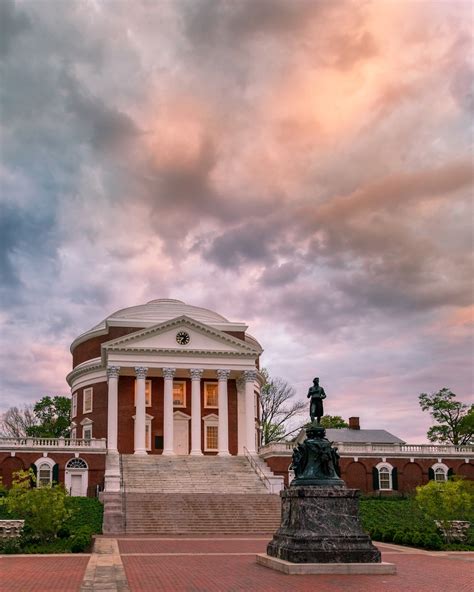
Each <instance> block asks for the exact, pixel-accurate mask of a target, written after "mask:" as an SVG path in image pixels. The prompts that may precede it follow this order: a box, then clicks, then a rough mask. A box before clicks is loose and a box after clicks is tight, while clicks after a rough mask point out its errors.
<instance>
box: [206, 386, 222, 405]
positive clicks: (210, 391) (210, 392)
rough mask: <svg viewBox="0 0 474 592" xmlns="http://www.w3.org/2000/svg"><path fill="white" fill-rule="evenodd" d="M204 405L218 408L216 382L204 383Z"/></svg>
mask: <svg viewBox="0 0 474 592" xmlns="http://www.w3.org/2000/svg"><path fill="white" fill-rule="evenodd" d="M204 407H207V408H208V409H209V408H210V409H218V407H219V393H218V390H217V382H205V383H204Z"/></svg>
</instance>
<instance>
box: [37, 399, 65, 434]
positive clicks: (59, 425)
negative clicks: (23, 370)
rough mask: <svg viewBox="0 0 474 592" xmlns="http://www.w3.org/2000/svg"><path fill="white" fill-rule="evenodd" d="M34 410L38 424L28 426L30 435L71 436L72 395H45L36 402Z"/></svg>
mask: <svg viewBox="0 0 474 592" xmlns="http://www.w3.org/2000/svg"><path fill="white" fill-rule="evenodd" d="M33 412H34V414H35V416H36V419H37V422H38V424H37V425H33V426H30V427H28V428H27V430H26V433H27V435H28V436H32V437H34V438H60V437H69V431H70V423H71V420H70V414H71V399H70V397H60V396H59V397H43V398H42V399H41V400H39V401H38V402H37V403H36V404H35V406H34V408H33Z"/></svg>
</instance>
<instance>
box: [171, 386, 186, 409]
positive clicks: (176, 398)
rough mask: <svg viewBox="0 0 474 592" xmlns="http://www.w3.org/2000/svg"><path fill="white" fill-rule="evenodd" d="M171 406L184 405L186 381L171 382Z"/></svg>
mask: <svg viewBox="0 0 474 592" xmlns="http://www.w3.org/2000/svg"><path fill="white" fill-rule="evenodd" d="M173 406H174V407H186V383H185V382H184V380H182V381H181V380H180V381H177V380H176V381H174V382H173Z"/></svg>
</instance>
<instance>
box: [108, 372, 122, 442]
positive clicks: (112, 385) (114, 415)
mask: <svg viewBox="0 0 474 592" xmlns="http://www.w3.org/2000/svg"><path fill="white" fill-rule="evenodd" d="M119 373H120V368H119V367H118V366H109V367H108V368H107V381H108V383H109V391H108V396H107V450H108V451H109V452H117V434H118V428H117V426H118V381H119Z"/></svg>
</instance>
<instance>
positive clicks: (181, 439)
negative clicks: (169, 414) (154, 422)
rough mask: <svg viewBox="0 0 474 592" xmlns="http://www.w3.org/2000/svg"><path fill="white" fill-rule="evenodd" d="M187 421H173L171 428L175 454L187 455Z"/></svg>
mask: <svg viewBox="0 0 474 592" xmlns="http://www.w3.org/2000/svg"><path fill="white" fill-rule="evenodd" d="M188 424H189V422H188V420H187V419H184V420H183V419H178V420H175V422H174V426H173V437H174V452H175V454H189V437H188Z"/></svg>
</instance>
